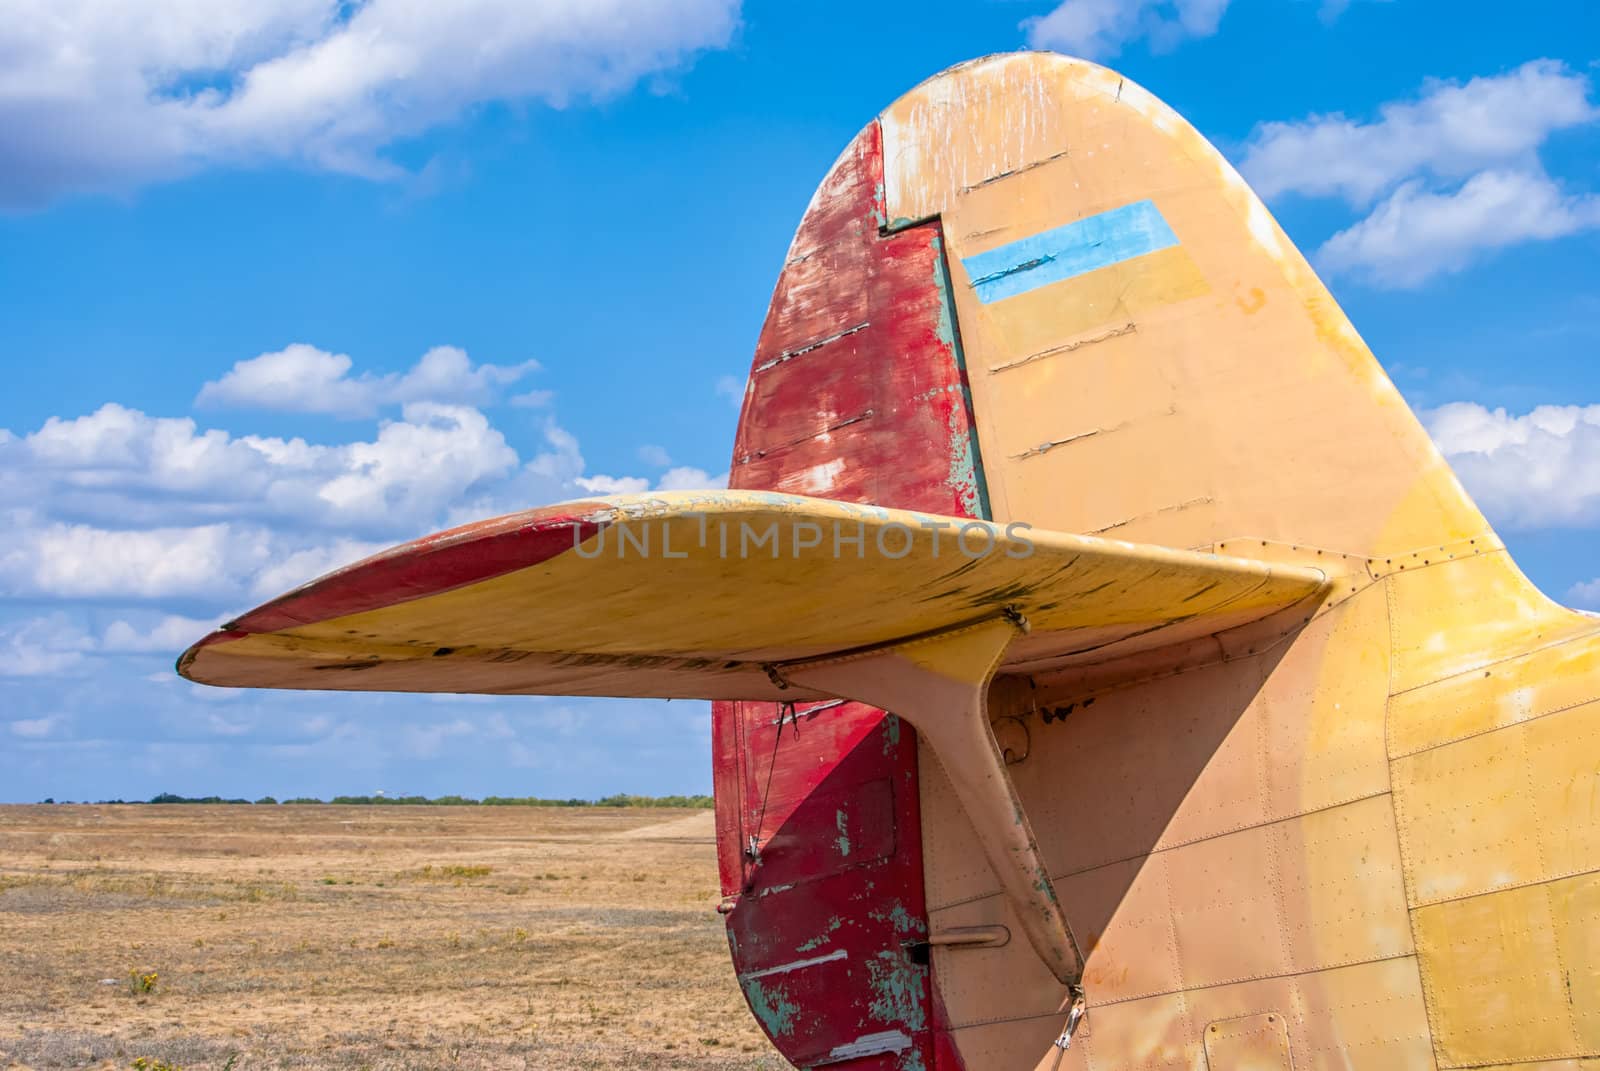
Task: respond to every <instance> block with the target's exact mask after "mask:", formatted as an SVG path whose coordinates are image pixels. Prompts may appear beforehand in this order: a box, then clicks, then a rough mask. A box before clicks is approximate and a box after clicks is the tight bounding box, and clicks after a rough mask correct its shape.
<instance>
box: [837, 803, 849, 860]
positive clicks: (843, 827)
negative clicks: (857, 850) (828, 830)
mask: <svg viewBox="0 0 1600 1071" xmlns="http://www.w3.org/2000/svg"><path fill="white" fill-rule="evenodd" d="M849 823H850V817H849V815H847V814H845V813H844V811H843V810H842V809H841V810H838V811H835V812H834V815H833V826H834V828H835V829H837V830H838V831H839V836H838V837H837V838H835V840H834V842H833V843H834V844H835V845H837V846H838V848H839V854H840V855H849V854H850V826H849Z"/></svg>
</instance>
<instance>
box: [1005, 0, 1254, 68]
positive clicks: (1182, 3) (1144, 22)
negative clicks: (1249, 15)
mask: <svg viewBox="0 0 1600 1071" xmlns="http://www.w3.org/2000/svg"><path fill="white" fill-rule="evenodd" d="M1228 2H1229V0H1063V2H1062V3H1061V4H1060V5H1059V6H1058V7H1056V8H1055V9H1054V10H1052V11H1050V12H1049V13H1047V14H1044V15H1039V16H1036V17H1034V18H1030V19H1026V20H1024V21H1023V23H1022V28H1023V30H1024V31H1025V32H1026V33H1027V35H1028V45H1029V47H1032V48H1049V49H1056V50H1058V51H1061V52H1068V53H1071V54H1072V55H1075V56H1082V57H1084V58H1085V59H1104V58H1108V57H1111V56H1115V55H1116V54H1117V53H1119V52H1121V51H1122V48H1123V46H1124V45H1126V44H1127V43H1129V42H1130V41H1133V40H1135V39H1138V38H1149V40H1150V44H1151V47H1152V48H1154V49H1155V50H1157V51H1166V50H1169V49H1172V48H1175V47H1176V46H1177V45H1178V44H1179V43H1180V42H1182V41H1184V40H1185V39H1187V38H1192V37H1210V36H1211V35H1212V34H1214V33H1216V32H1217V26H1218V25H1219V24H1220V23H1221V22H1222V16H1223V14H1224V13H1225V12H1226V11H1227V10H1228Z"/></svg>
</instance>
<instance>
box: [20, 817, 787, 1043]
mask: <svg viewBox="0 0 1600 1071" xmlns="http://www.w3.org/2000/svg"><path fill="white" fill-rule="evenodd" d="M711 823H712V819H711V816H710V814H709V812H699V813H691V814H688V815H685V813H684V812H683V811H652V810H641V809H618V810H609V809H608V810H600V809H570V810H568V809H555V808H548V809H546V808H524V807H482V808H468V807H331V806H330V807H306V806H292V807H291V806H278V807H273V806H262V807H252V806H220V807H205V806H161V807H156V806H138V807H133V806H129V807H123V806H114V807H96V806H71V807H67V806H0V979H3V984H0V1068H17V1067H24V1068H36V1069H44V1068H84V1067H87V1068H128V1067H133V1066H134V1065H135V1062H136V1061H138V1060H139V1059H141V1058H143V1060H144V1061H146V1063H145V1066H146V1067H161V1066H162V1065H161V1064H158V1063H157V1061H164V1062H165V1064H166V1065H169V1066H171V1067H173V1068H182V1069H185V1071H197V1069H211V1068H215V1069H219V1071H220V1069H228V1071H252V1069H258V1068H350V1069H360V1068H370V1069H373V1071H387V1069H401V1068H405V1069H412V1068H415V1069H436V1068H467V1069H472V1068H496V1069H498V1068H516V1069H522V1068H538V1069H549V1071H568V1069H578V1068H597V1069H598V1068H664V1069H672V1068H708V1069H709V1068H728V1069H733V1068H739V1069H744V1068H766V1069H773V1071H777V1069H779V1068H786V1067H787V1066H788V1065H787V1064H786V1063H785V1062H784V1061H783V1060H782V1059H781V1058H779V1057H778V1056H777V1055H776V1054H775V1053H774V1052H773V1050H772V1049H771V1047H770V1046H769V1045H768V1044H767V1042H766V1040H765V1039H764V1038H763V1037H762V1036H761V1033H760V1031H759V1029H758V1028H757V1027H756V1025H755V1022H754V1020H753V1019H752V1018H751V1016H750V1013H749V1011H748V1010H747V1009H746V1007H745V1004H744V999H743V998H742V997H741V995H740V993H739V989H738V986H737V984H736V982H735V980H734V977H733V970H732V967H731V966H730V963H729V960H728V952H727V944H726V941H725V939H724V937H723V931H722V924H721V921H720V920H719V919H718V917H717V915H716V913H715V910H714V909H715V906H716V903H717V877H716V862H715V856H714V850H715V849H714V843H713V837H712V824H711ZM152 973H153V974H154V975H155V976H156V977H155V978H154V979H153V981H152V982H151V983H150V985H149V988H148V991H145V990H146V986H145V983H144V982H143V981H142V980H141V979H140V978H139V977H136V976H145V975H149V974H152ZM230 1061H232V1062H231V1063H230Z"/></svg>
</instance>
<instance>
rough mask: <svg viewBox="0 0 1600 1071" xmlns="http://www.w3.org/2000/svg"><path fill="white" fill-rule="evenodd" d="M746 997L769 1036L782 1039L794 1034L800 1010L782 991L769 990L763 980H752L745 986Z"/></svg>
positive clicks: (777, 989) (778, 989)
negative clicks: (795, 1020)
mask: <svg viewBox="0 0 1600 1071" xmlns="http://www.w3.org/2000/svg"><path fill="white" fill-rule="evenodd" d="M744 995H745V998H746V999H747V1000H749V1001H750V1010H751V1011H753V1012H755V1013H756V1018H757V1019H759V1020H761V1025H762V1026H763V1027H765V1028H766V1030H767V1034H768V1035H770V1036H771V1037H781V1036H783V1035H786V1034H792V1033H794V1017H795V1014H796V1013H797V1012H798V1011H799V1010H800V1009H799V1008H798V1007H796V1006H795V1003H794V1001H792V1000H790V999H789V995H788V994H787V993H785V992H784V991H783V990H782V989H780V988H778V987H776V986H774V987H773V988H772V989H771V990H768V989H767V988H766V987H765V986H763V985H762V984H761V979H759V978H752V979H750V980H749V981H748V982H746V983H745V984H744Z"/></svg>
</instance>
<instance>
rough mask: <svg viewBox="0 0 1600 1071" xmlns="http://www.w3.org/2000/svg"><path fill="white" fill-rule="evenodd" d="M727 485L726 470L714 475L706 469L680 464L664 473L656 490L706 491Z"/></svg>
mask: <svg viewBox="0 0 1600 1071" xmlns="http://www.w3.org/2000/svg"><path fill="white" fill-rule="evenodd" d="M726 486H728V474H727V473H726V472H724V473H723V474H722V475H721V476H713V475H711V474H710V473H709V472H707V471H706V470H705V469H696V468H690V467H689V466H687V465H680V466H679V467H677V468H675V469H668V470H667V471H666V472H664V473H662V475H661V479H660V480H659V481H658V482H657V483H656V490H658V491H704V490H708V489H711V488H716V487H726Z"/></svg>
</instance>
